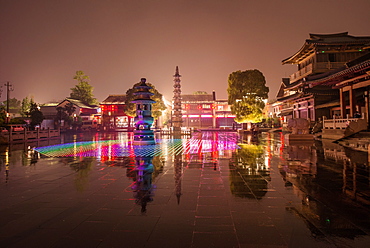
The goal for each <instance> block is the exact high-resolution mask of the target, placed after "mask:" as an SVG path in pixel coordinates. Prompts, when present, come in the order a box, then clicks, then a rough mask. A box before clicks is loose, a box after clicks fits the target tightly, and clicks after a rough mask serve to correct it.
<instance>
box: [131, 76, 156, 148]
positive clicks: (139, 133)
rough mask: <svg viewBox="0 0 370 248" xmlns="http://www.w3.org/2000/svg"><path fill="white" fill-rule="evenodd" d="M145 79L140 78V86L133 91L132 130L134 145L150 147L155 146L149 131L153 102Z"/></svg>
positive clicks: (152, 134) (151, 121)
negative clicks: (134, 108) (133, 123)
mask: <svg viewBox="0 0 370 248" xmlns="http://www.w3.org/2000/svg"><path fill="white" fill-rule="evenodd" d="M145 82H146V79H145V78H142V79H141V82H140V84H138V85H136V86H135V87H134V89H136V92H135V93H134V95H135V96H136V98H135V100H133V101H132V103H135V104H136V117H135V119H134V122H135V130H134V142H133V144H134V145H151V144H155V139H154V132H153V130H151V126H152V124H153V121H154V118H153V117H152V104H153V103H155V101H154V100H152V99H150V96H152V95H154V93H151V92H150V91H149V90H150V89H152V87H150V86H149V85H147V84H146V83H145Z"/></svg>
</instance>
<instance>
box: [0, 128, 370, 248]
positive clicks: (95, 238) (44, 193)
mask: <svg viewBox="0 0 370 248" xmlns="http://www.w3.org/2000/svg"><path fill="white" fill-rule="evenodd" d="M238 140H243V143H240V142H238ZM131 141H132V135H131V134H130V133H111V134H109V133H105V134H94V135H90V136H89V135H86V134H85V135H82V134H78V135H73V136H63V137H62V140H61V141H60V140H54V141H47V142H43V143H35V144H26V145H25V144H20V145H12V146H11V147H0V149H1V150H0V152H1V153H0V154H1V160H0V162H1V167H0V168H1V182H0V195H1V204H0V244H1V247H369V244H370V236H369V234H370V218H369V217H370V212H369V210H370V180H369V175H370V170H369V157H368V154H367V153H364V152H358V151H353V150H348V149H344V148H343V147H341V146H340V145H338V144H334V143H332V142H328V141H312V142H288V141H286V140H284V136H283V135H282V134H281V133H263V134H261V135H260V136H258V137H252V136H247V137H238V136H237V135H236V133H233V132H205V133H203V135H202V139H194V138H189V139H185V138H184V139H182V140H178V139H171V138H170V137H157V145H155V146H146V147H139V146H132V144H131ZM59 143H62V144H61V145H59ZM28 146H30V147H28ZM32 147H37V148H36V151H35V150H34V149H32ZM37 151H38V152H37Z"/></svg>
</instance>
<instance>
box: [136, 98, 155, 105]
mask: <svg viewBox="0 0 370 248" xmlns="http://www.w3.org/2000/svg"><path fill="white" fill-rule="evenodd" d="M131 102H132V103H140V104H148V103H156V101H154V100H151V99H135V100H133V101H131Z"/></svg>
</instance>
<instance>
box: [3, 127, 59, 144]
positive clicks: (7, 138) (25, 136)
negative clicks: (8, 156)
mask: <svg viewBox="0 0 370 248" xmlns="http://www.w3.org/2000/svg"><path fill="white" fill-rule="evenodd" d="M57 137H60V130H59V129H42V130H40V129H37V130H35V131H29V130H25V129H23V130H21V131H13V130H10V131H4V130H3V131H2V132H1V133H0V143H13V142H24V141H27V140H40V139H50V138H57Z"/></svg>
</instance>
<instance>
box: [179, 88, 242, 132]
mask: <svg viewBox="0 0 370 248" xmlns="http://www.w3.org/2000/svg"><path fill="white" fill-rule="evenodd" d="M181 98H182V100H181V101H182V121H183V122H182V125H183V126H184V127H188V128H203V129H205V128H225V129H226V128H228V129H231V128H233V127H236V125H237V123H236V122H235V121H234V118H235V115H232V114H231V110H230V106H229V105H228V103H227V100H216V94H215V92H213V94H199V95H195V94H188V95H185V94H182V95H181Z"/></svg>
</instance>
